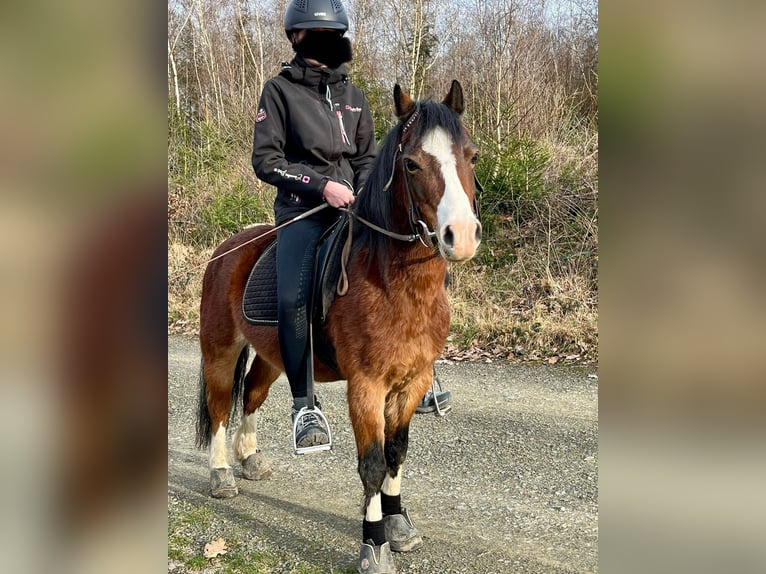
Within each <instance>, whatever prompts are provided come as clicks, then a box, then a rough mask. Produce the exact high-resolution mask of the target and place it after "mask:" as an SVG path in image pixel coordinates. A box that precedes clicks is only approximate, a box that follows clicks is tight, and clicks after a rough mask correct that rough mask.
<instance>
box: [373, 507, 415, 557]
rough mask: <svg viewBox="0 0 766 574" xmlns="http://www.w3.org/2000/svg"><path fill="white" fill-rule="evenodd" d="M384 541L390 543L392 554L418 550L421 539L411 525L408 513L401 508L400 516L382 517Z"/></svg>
mask: <svg viewBox="0 0 766 574" xmlns="http://www.w3.org/2000/svg"><path fill="white" fill-rule="evenodd" d="M383 528H384V529H385V532H386V540H388V542H390V543H391V550H393V551H394V552H410V551H411V550H415V549H416V548H420V546H421V544H423V539H422V538H421V537H420V533H419V532H418V529H417V528H415V525H414V524H413V523H412V519H411V518H410V514H409V512H407V509H406V508H402V513H401V514H389V515H388V516H384V517H383Z"/></svg>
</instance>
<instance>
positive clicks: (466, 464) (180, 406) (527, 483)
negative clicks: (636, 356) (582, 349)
mask: <svg viewBox="0 0 766 574" xmlns="http://www.w3.org/2000/svg"><path fill="white" fill-rule="evenodd" d="M198 366H199V349H198V343H197V341H196V340H193V339H189V338H183V337H171V338H170V339H169V351H168V368H169V381H168V387H169V388H168V514H169V518H170V522H171V524H172V525H175V528H176V530H178V528H179V527H178V524H179V521H181V522H182V523H183V524H185V525H186V526H185V528H186V529H187V531H185V532H184V533H183V535H184V536H185V539H186V540H187V541H191V542H192V544H193V545H199V552H200V554H201V552H202V546H203V545H204V543H205V542H209V541H210V540H212V539H214V538H216V537H218V536H222V537H224V538H225V539H226V540H227V541H234V542H235V544H238V547H239V548H240V549H242V550H243V551H245V552H248V553H252V552H267V553H268V552H276V553H277V555H278V556H280V557H281V559H280V561H281V562H283V563H282V564H280V565H275V566H274V567H273V568H272V569H271V570H270V571H272V572H294V571H297V572H309V571H310V572H330V571H331V570H333V569H337V570H336V571H338V572H353V571H354V570H353V569H354V568H355V562H356V557H357V553H358V550H359V542H360V535H361V518H362V516H361V512H360V502H361V495H362V488H361V483H360V481H359V478H358V476H357V474H356V453H355V449H354V437H353V434H352V431H351V424H350V422H349V419H348V413H347V410H346V403H345V383H343V382H338V383H329V384H323V385H320V386H319V388H318V394H319V396H320V398H321V400H322V406H323V409H324V412H325V414H326V415H327V417H328V419H329V420H330V423H331V426H332V429H333V439H334V443H335V444H334V447H333V450H332V451H330V452H326V453H321V454H316V455H310V456H305V457H301V458H297V457H296V456H295V455H293V454H292V449H291V444H290V428H289V423H290V420H289V415H288V412H289V404H290V401H289V391H288V387H287V381H286V379H284V378H281V379H280V380H279V381H277V382H276V383H275V384H274V386H273V387H272V390H271V393H270V395H269V399H268V400H267V401H266V403H264V405H263V407H262V409H261V410H262V413H261V418H260V421H259V445H260V448H261V449H262V450H263V451H264V452H265V453H266V454H267V456H269V457H270V459H271V461H272V464H273V468H274V474H273V476H272V477H271V478H270V479H268V480H265V481H259V482H250V481H247V480H245V479H242V478H240V476H241V473H240V472H239V468H236V469H235V475H237V482H238V485H239V489H240V495H239V496H238V497H236V498H233V499H228V500H214V499H212V498H210V497H209V495H208V493H209V485H208V470H207V456H206V453H203V452H201V451H198V450H195V449H194V416H195V409H196V397H197V384H198V383H197V381H198V378H197V377H198ZM437 369H438V374H439V377H440V379H441V381H442V383H443V384H444V387H445V388H446V389H449V390H450V391H452V394H453V407H454V408H453V410H452V412H451V413H449V414H448V415H447V416H446V417H444V418H437V417H435V416H433V415H415V417H414V418H413V422H412V425H411V430H410V449H409V454H408V459H407V463H406V464H405V470H404V481H403V484H402V501H403V503H404V505H405V506H406V507H408V508H409V509H410V513H411V515H412V516H413V518H414V520H415V523H416V524H417V526H418V528H419V529H420V531H421V533H422V534H423V539H424V545H423V547H422V548H421V549H419V550H417V551H415V552H412V553H409V554H395V560H396V563H397V566H398V568H399V572H400V573H402V574H404V573H408V574H416V573H419V574H426V573H428V574H431V573H433V574H436V573H448V572H449V573H466V574H479V573H480V574H490V573H496V574H506V573H510V572H513V573H516V574H534V573H540V574H543V573H544V574H556V573H585V572H596V571H597V570H598V564H597V562H598V552H597V544H598V524H597V519H598V518H597V497H598V482H597V478H598V422H597V417H598V402H597V394H598V383H597V381H596V379H595V377H593V376H591V377H589V376H588V375H589V374H590V373H594V372H595V367H590V368H585V367H561V366H518V365H511V364H508V363H506V362H491V363H470V364H439V365H438V366H437ZM195 509H196V510H198V511H199V513H201V515H202V516H204V520H200V521H198V522H197V523H193V521H190V520H188V518H187V517H188V516H189V515H190V513H191V515H193V512H194V510H195ZM184 521H185V522H184ZM168 564H169V566H168V570H169V571H171V570H172V571H173V572H192V571H199V570H194V569H192V568H191V567H190V566H189V565H188V564H186V563H183V562H181V561H178V560H175V559H173V558H172V557H171V556H170V555H169V559H168ZM296 564H297V565H299V566H302V567H304V566H305V568H306V569H305V570H300V569H299V570H294V568H295V566H296ZM205 571H208V572H217V571H222V570H218V569H216V568H215V565H214V564H213V566H210V565H209V564H208V565H207V566H206V567H205Z"/></svg>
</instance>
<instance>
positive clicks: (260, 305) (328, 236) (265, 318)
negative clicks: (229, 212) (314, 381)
mask: <svg viewBox="0 0 766 574" xmlns="http://www.w3.org/2000/svg"><path fill="white" fill-rule="evenodd" d="M347 226H348V216H347V215H346V214H345V213H344V214H342V215H341V216H340V217H339V218H338V219H337V220H336V221H335V223H333V225H332V226H331V227H330V228H329V229H328V230H327V231H325V233H324V234H323V235H322V237H321V239H320V240H319V244H318V247H317V252H316V257H315V261H314V266H315V267H314V268H315V273H314V286H313V289H314V291H313V292H314V293H315V296H314V297H313V299H314V309H313V312H312V316H313V317H314V324H315V325H318V326H321V325H322V324H323V323H324V321H325V319H326V318H327V313H328V312H329V310H330V305H332V302H333V300H334V299H335V292H336V287H337V284H338V278H339V276H340V267H341V266H340V255H341V251H342V247H343V242H344V240H345V237H346V232H347V230H348V227H347ZM276 248H277V241H276V239H275V240H274V241H273V242H272V243H271V244H270V245H269V246H268V247H267V248H266V250H265V251H264V252H263V254H262V255H261V257H260V258H259V259H258V261H256V262H255V265H254V266H253V269H252V271H250V276H249V277H248V279H247V285H246V286H245V295H244V297H243V298H242V313H243V314H244V316H245V319H246V320H247V321H248V322H249V323H252V324H253V325H268V326H276V325H277V324H278V320H277V249H276ZM318 331H321V330H320V329H314V333H315V334H316V333H317V332H318ZM315 338H316V337H315Z"/></svg>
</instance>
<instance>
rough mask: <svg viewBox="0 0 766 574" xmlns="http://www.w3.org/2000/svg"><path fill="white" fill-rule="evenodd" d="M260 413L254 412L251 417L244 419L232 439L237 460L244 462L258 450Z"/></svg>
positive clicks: (246, 416)
mask: <svg viewBox="0 0 766 574" xmlns="http://www.w3.org/2000/svg"><path fill="white" fill-rule="evenodd" d="M257 413H258V411H253V412H252V413H250V414H249V415H245V416H244V417H242V422H241V423H240V425H239V428H238V429H237V431H236V432H235V433H234V437H233V438H232V441H231V442H232V446H233V447H234V455H235V456H236V457H237V460H238V461H240V462H242V461H244V460H245V459H246V458H247V457H248V456H250V455H251V454H255V452H256V451H257V450H258V438H257V436H256V422H257Z"/></svg>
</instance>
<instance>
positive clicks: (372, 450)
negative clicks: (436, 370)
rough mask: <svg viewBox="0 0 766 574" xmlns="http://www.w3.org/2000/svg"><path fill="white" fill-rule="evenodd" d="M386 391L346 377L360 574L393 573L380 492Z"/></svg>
mask: <svg viewBox="0 0 766 574" xmlns="http://www.w3.org/2000/svg"><path fill="white" fill-rule="evenodd" d="M385 401H386V389H385V388H384V387H383V385H382V384H381V383H379V382H376V381H373V380H370V379H367V378H361V377H349V381H348V407H349V415H350V417H351V425H352V426H353V428H354V437H355V438H356V451H357V456H358V461H359V464H358V471H359V478H360V479H361V480H362V486H363V488H364V503H363V508H362V511H363V512H364V521H363V522H362V546H361V549H360V551H359V568H358V571H359V572H360V573H362V574H395V573H396V567H395V566H394V563H393V556H392V555H391V547H390V544H389V543H388V542H387V541H386V532H385V525H384V522H383V510H382V508H381V493H380V489H381V487H382V485H383V482H384V480H385V478H386V458H385V455H384V444H385V426H386V423H385V417H384V414H383V412H384V408H385Z"/></svg>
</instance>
